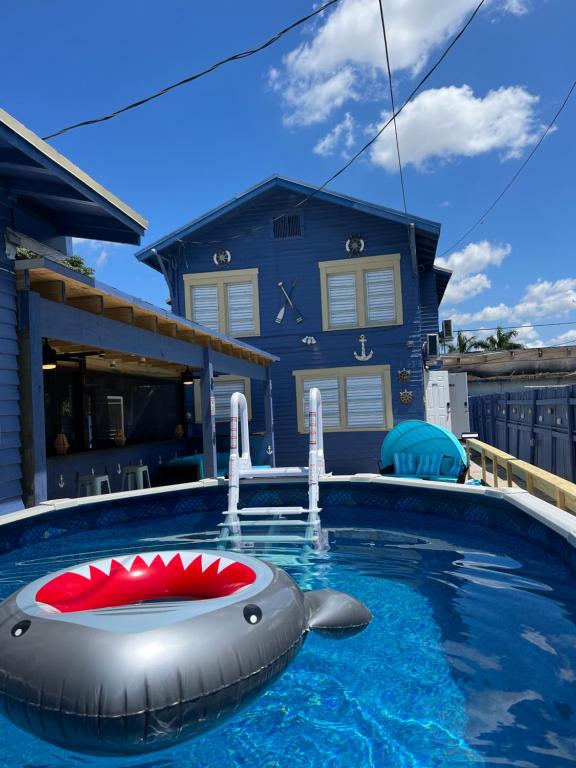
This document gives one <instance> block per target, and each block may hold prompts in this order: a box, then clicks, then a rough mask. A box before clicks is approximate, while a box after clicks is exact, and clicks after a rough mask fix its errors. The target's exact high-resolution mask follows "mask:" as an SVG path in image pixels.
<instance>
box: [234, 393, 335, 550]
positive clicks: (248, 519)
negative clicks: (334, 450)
mask: <svg viewBox="0 0 576 768" xmlns="http://www.w3.org/2000/svg"><path fill="white" fill-rule="evenodd" d="M309 402H310V405H309V433H310V439H309V450H308V466H307V467H253V466H252V459H251V457H250V440H249V435H248V405H247V403H246V398H245V397H244V395H243V394H242V393H241V392H235V393H234V394H233V395H232V399H231V401H230V465H229V469H228V509H227V510H226V511H225V512H224V513H223V514H224V515H225V518H224V522H223V523H220V539H221V540H223V541H227V542H231V543H232V544H237V545H239V546H241V545H242V544H243V543H252V542H254V543H256V542H279V543H283V542H301V543H303V544H304V543H311V544H312V545H313V546H319V545H320V544H321V543H322V542H323V536H322V530H321V527H320V507H319V506H318V501H319V479H320V478H321V477H322V476H324V475H325V474H326V467H325V463H324V436H323V430H322V396H321V394H320V390H319V389H317V388H316V387H313V388H312V389H311V390H310V400H309ZM240 427H241V445H242V450H241V453H239V440H238V437H239V435H238V432H239V428H240ZM282 477H301V478H304V477H306V478H307V479H308V507H307V508H306V507H243V508H240V509H239V508H238V504H239V501H240V481H241V480H243V479H254V478H282Z"/></svg>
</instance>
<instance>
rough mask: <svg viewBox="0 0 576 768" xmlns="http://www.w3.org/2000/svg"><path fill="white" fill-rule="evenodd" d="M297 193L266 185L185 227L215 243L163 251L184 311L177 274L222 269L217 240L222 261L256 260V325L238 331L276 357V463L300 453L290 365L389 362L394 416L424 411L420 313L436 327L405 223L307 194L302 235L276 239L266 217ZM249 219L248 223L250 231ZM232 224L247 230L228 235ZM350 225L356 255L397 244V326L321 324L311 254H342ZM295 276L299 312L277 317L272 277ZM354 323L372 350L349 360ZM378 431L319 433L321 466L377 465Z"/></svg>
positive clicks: (303, 442) (258, 410) (255, 423)
mask: <svg viewBox="0 0 576 768" xmlns="http://www.w3.org/2000/svg"><path fill="white" fill-rule="evenodd" d="M300 199H301V196H300V195H297V194H294V193H292V192H290V191H288V190H286V189H282V188H280V189H274V190H272V191H269V192H267V193H265V194H263V195H261V196H260V197H258V198H256V199H255V200H253V201H250V202H249V203H247V204H245V205H243V206H240V207H238V208H237V209H236V210H234V211H233V212H231V213H229V214H227V215H225V216H222V217H221V218H220V219H218V220H217V221H216V222H214V223H212V224H210V225H209V226H207V227H205V228H203V229H201V230H200V231H198V232H195V233H194V235H193V239H194V240H199V241H201V242H207V241H216V242H215V243H210V244H206V245H193V244H190V243H188V244H185V245H184V246H182V244H177V246H176V247H174V248H173V249H172V251H171V252H170V255H171V257H172V259H173V260H174V262H175V265H176V269H175V270H174V274H175V278H174V279H175V285H173V286H172V288H173V295H174V306H173V309H174V311H176V312H177V313H179V314H182V315H184V314H185V303H184V285H183V279H182V276H183V275H184V274H188V273H194V272H210V271H214V272H215V273H220V272H222V271H225V270H226V268H222V267H216V266H215V264H214V262H213V260H212V256H213V253H214V251H215V250H216V249H218V248H228V249H229V250H230V251H231V253H232V261H231V263H230V265H229V268H230V269H234V270H235V269H247V268H254V267H257V268H258V270H259V274H258V282H259V294H260V327H261V335H260V336H258V337H251V338H250V339H247V340H248V341H250V342H251V343H253V344H254V345H256V346H258V347H260V348H262V349H264V350H267V351H269V352H272V353H274V354H276V355H278V356H279V357H280V362H279V363H276V364H275V365H274V366H273V397H274V426H275V432H276V459H277V462H278V463H280V464H293V463H302V462H304V461H306V455H307V454H306V451H307V436H305V435H300V434H298V431H297V421H296V386H295V380H294V377H293V375H292V372H293V371H294V370H301V369H306V368H336V367H349V366H354V367H357V368H358V370H359V371H361V370H362V366H363V365H389V366H390V368H391V382H392V406H393V413H394V421H395V422H399V421H403V420H404V419H409V418H423V417H424V391H423V371H422V351H421V343H422V335H423V332H424V328H423V318H425V323H426V325H425V327H426V331H428V330H432V329H433V330H437V327H438V306H437V300H436V298H435V294H434V295H432V293H431V291H432V286H433V285H434V276H433V273H432V272H429V273H420V272H418V273H416V274H414V272H413V271H412V264H411V256H410V249H409V239H408V233H407V230H406V227H405V226H404V225H403V224H399V223H397V222H394V221H391V220H385V219H382V218H379V217H376V216H372V215H369V214H366V213H364V212H360V211H356V210H353V209H350V208H345V207H343V206H341V205H337V204H333V203H328V202H325V201H320V200H312V201H310V202H309V203H308V204H307V205H306V206H305V207H303V208H302V209H300V212H301V216H302V230H303V234H302V237H298V238H293V239H285V240H275V239H274V238H273V232H272V218H273V217H274V216H277V215H279V214H282V213H283V212H285V211H286V210H288V209H289V208H290V207H291V206H292V205H294V204H295V203H296V202H298V200H300ZM256 228H258V229H256ZM253 229H254V230H255V231H251V230H253ZM239 233H246V234H245V235H243V236H242V237H239V238H238V237H233V236H236V235H238V234H239ZM355 234H356V235H360V236H361V237H363V238H364V240H365V243H366V247H365V250H364V252H363V253H362V254H361V256H362V257H365V256H380V255H386V254H393V253H400V254H401V275H402V301H403V316H404V323H403V325H402V326H390V327H381V328H366V329H360V328H358V329H354V330H340V331H328V332H324V331H322V314H321V303H320V270H319V268H318V262H319V261H328V260H333V259H346V258H348V255H347V253H346V250H345V243H346V240H347V239H348V238H349V237H350V236H351V235H355ZM191 239H192V238H191ZM165 255H166V254H165ZM351 261H353V259H351ZM428 276H429V279H428ZM295 278H297V279H298V285H297V287H296V290H295V293H294V299H295V302H296V304H297V306H298V308H299V309H300V310H301V312H302V314H303V315H304V321H303V322H302V323H300V324H296V322H295V317H294V314H293V313H292V312H291V311H290V310H288V311H287V312H286V316H285V318H284V321H283V323H282V324H281V325H278V324H277V323H275V317H276V314H277V312H278V310H279V309H280V307H281V306H282V303H283V300H282V295H281V293H280V289H279V288H278V285H277V283H278V281H280V280H281V281H283V283H284V285H285V286H287V287H289V286H290V285H291V283H292V280H294V279H295ZM423 301H424V302H426V305H425V306H424V307H422V306H421V304H422V302H423ZM362 332H364V333H365V335H366V337H367V345H366V346H367V351H368V350H373V352H374V355H373V357H372V359H371V360H370V361H369V362H368V363H365V364H363V363H360V362H357V361H356V360H355V358H354V355H353V351H354V350H357V351H359V349H360V345H359V342H358V337H359V336H360V334H361V333H362ZM304 336H314V337H315V339H316V340H317V344H315V345H310V346H308V345H305V344H303V343H302V338H303V337H304ZM402 368H409V369H410V370H411V372H412V379H411V381H410V383H409V384H406V383H401V382H400V381H399V379H398V371H399V370H400V369H402ZM404 389H408V390H410V391H411V392H412V393H413V401H412V403H411V404H410V405H403V404H402V403H401V402H400V399H399V393H400V391H401V390H404ZM252 400H253V420H252V424H251V429H252V431H258V430H261V429H263V428H264V427H263V418H264V417H263V412H262V398H261V397H259V396H258V395H257V394H255V392H253V397H252ZM383 437H384V432H382V431H358V432H340V433H338V432H335V433H327V434H326V437H325V448H326V455H327V466H328V468H329V470H333V471H375V470H377V457H378V456H379V452H380V445H381V442H382V439H383Z"/></svg>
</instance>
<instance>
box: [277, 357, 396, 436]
mask: <svg viewBox="0 0 576 768" xmlns="http://www.w3.org/2000/svg"><path fill="white" fill-rule="evenodd" d="M292 375H293V376H294V377H295V378H296V402H297V408H298V431H299V432H307V431H308V402H309V393H310V389H311V388H312V387H318V389H319V390H320V392H321V394H322V416H323V421H324V430H325V431H326V432H346V431H362V430H380V429H382V430H384V429H391V428H392V426H393V424H392V394H391V388H390V366H389V365H370V366H365V367H363V368H323V369H318V370H307V371H293V372H292Z"/></svg>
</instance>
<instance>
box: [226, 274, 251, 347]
mask: <svg viewBox="0 0 576 768" xmlns="http://www.w3.org/2000/svg"><path fill="white" fill-rule="evenodd" d="M226 296H227V300H228V333H229V334H230V335H231V336H246V335H249V334H251V333H254V330H255V327H254V286H253V285H252V283H230V284H229V285H227V286H226Z"/></svg>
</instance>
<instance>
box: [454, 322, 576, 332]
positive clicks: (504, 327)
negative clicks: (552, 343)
mask: <svg viewBox="0 0 576 768" xmlns="http://www.w3.org/2000/svg"><path fill="white" fill-rule="evenodd" d="M554 325H576V320H567V321H565V322H562V323H527V324H526V325H497V326H495V327H494V328H459V329H458V330H459V331H460V332H461V333H473V332H477V331H497V330H498V328H500V330H501V331H514V330H516V329H517V328H549V327H550V326H554Z"/></svg>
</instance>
